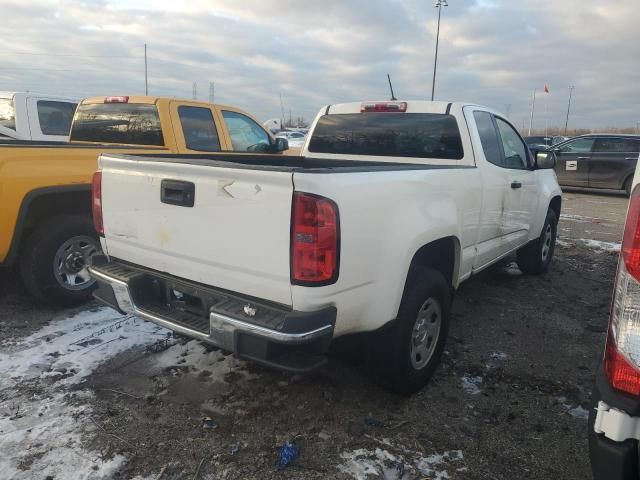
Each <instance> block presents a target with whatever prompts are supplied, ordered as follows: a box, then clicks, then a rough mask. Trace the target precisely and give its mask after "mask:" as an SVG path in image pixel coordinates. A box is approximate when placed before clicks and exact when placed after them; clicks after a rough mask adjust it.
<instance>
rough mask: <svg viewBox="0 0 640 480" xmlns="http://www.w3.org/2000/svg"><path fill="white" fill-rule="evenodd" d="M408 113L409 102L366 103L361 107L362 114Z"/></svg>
mask: <svg viewBox="0 0 640 480" xmlns="http://www.w3.org/2000/svg"><path fill="white" fill-rule="evenodd" d="M406 111H407V102H364V103H363V104H362V105H360V113H368V112H387V113H389V112H396V113H404V112H406Z"/></svg>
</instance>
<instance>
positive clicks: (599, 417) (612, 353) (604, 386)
mask: <svg viewBox="0 0 640 480" xmlns="http://www.w3.org/2000/svg"><path fill="white" fill-rule="evenodd" d="M638 183H640V173H639V171H638V169H636V172H635V175H634V178H633V180H632V183H631V198H630V199H629V207H628V210H627V218H626V223H625V227H624V235H623V240H622V249H621V252H620V257H619V260H618V271H617V274H616V280H615V283H614V289H613V301H612V307H611V314H610V317H609V328H608V333H607V341H606V347H605V353H604V360H603V363H602V366H601V368H600V369H599V370H598V373H597V375H596V382H595V388H594V391H593V395H592V401H593V408H592V410H591V414H590V416H589V453H590V457H591V466H592V470H593V478H594V480H638V479H639V478H640V464H639V463H638V447H639V445H640V444H639V440H640V330H638V312H639V311H640V187H639V186H638Z"/></svg>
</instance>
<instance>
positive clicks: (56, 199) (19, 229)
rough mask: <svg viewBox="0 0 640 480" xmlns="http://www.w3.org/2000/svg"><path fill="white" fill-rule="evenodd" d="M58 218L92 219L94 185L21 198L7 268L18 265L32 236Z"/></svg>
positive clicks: (47, 189) (58, 188)
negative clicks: (34, 232) (80, 217)
mask: <svg viewBox="0 0 640 480" xmlns="http://www.w3.org/2000/svg"><path fill="white" fill-rule="evenodd" d="M56 215H88V216H91V185H85V184H79V185H61V186H55V187H44V188H37V189H35V190H31V191H30V192H29V193H27V194H26V195H25V196H24V198H23V199H22V203H21V205H20V210H19V211H18V216H17V220H16V224H15V227H14V229H13V238H12V239H11V246H10V247H9V253H8V254H7V257H6V259H5V261H4V263H3V264H4V265H12V264H14V263H16V261H17V260H18V257H19V255H20V248H21V246H22V245H23V244H24V243H25V240H26V239H27V238H28V236H29V234H30V233H31V232H32V231H33V229H34V228H36V227H37V226H38V224H39V223H40V222H41V221H42V220H43V219H46V218H51V217H52V216H56Z"/></svg>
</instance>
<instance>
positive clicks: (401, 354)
mask: <svg viewBox="0 0 640 480" xmlns="http://www.w3.org/2000/svg"><path fill="white" fill-rule="evenodd" d="M450 305H451V294H450V288H449V286H448V285H447V282H446V280H445V278H444V277H443V276H442V274H441V273H440V272H438V271H437V270H433V269H431V268H421V267H418V268H413V269H412V271H411V273H410V274H409V278H408V279H407V285H406V287H405V292H404V295H403V298H402V303H401V305H400V309H399V312H398V318H397V319H396V321H395V322H394V325H393V326H392V327H391V331H388V332H384V334H383V335H380V338H379V340H378V345H377V347H376V349H375V350H376V351H375V356H374V357H373V360H374V362H375V369H376V371H375V372H374V373H375V374H377V376H378V377H379V378H380V379H381V381H382V384H383V385H384V386H386V387H388V388H389V389H391V390H393V391H396V392H400V393H414V392H417V391H418V390H420V389H421V388H422V387H424V386H425V385H426V384H427V382H428V381H429V379H430V378H431V376H432V375H433V373H434V372H435V370H436V368H437V366H438V364H439V362H440V357H441V356H442V351H443V350H444V345H445V341H446V339H447V332H448V329H449V309H450Z"/></svg>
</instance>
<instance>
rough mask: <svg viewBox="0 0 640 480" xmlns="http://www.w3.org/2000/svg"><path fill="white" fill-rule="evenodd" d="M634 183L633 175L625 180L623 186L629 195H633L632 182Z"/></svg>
mask: <svg viewBox="0 0 640 480" xmlns="http://www.w3.org/2000/svg"><path fill="white" fill-rule="evenodd" d="M632 183H633V176H631V177H629V178H627V179H626V180H625V181H624V186H623V187H622V188H624V191H625V192H627V197H630V196H631V184H632Z"/></svg>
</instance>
